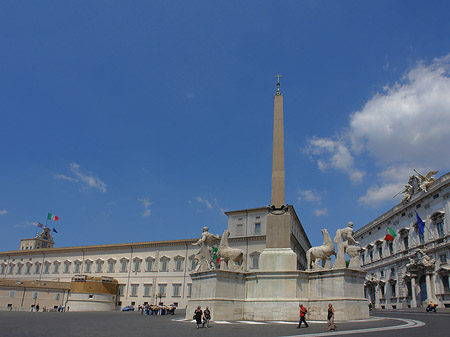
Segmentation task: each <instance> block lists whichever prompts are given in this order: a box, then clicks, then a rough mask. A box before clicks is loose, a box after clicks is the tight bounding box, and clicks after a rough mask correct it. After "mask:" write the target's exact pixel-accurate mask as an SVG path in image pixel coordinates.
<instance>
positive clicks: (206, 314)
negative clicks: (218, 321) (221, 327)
mask: <svg viewBox="0 0 450 337" xmlns="http://www.w3.org/2000/svg"><path fill="white" fill-rule="evenodd" d="M210 319H211V312H210V311H209V309H208V307H206V309H205V311H203V323H202V327H203V328H204V327H205V324H206V327H207V328H209V320H210Z"/></svg>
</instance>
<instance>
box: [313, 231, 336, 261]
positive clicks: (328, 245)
mask: <svg viewBox="0 0 450 337" xmlns="http://www.w3.org/2000/svg"><path fill="white" fill-rule="evenodd" d="M322 235H323V245H322V246H318V247H311V248H310V249H308V251H307V252H306V260H307V262H308V269H309V270H314V269H323V267H322V266H320V265H319V264H318V263H317V260H319V259H320V260H322V262H323V263H324V264H325V263H326V260H327V259H329V258H330V256H331V255H336V252H335V250H334V244H333V241H332V240H331V237H330V234H328V231H327V230H326V229H322Z"/></svg>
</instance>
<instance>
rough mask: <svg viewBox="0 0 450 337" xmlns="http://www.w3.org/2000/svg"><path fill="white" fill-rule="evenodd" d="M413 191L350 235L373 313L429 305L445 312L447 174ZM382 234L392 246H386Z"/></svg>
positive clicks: (448, 297)
mask: <svg viewBox="0 0 450 337" xmlns="http://www.w3.org/2000/svg"><path fill="white" fill-rule="evenodd" d="M411 177H412V178H414V176H411ZM412 185H414V184H411V185H410V186H412ZM418 187H419V186H417V185H416V186H415V187H414V186H413V187H412V188H413V189H414V191H413V192H412V193H409V194H407V195H405V197H404V198H403V202H401V203H400V204H398V205H396V206H394V207H393V208H392V209H391V210H389V211H387V212H386V213H384V214H382V215H381V216H379V217H378V218H377V219H375V220H373V221H372V222H370V223H368V224H367V225H365V226H364V227H362V228H360V229H358V230H357V231H356V232H355V233H354V238H355V239H356V240H357V241H359V242H360V245H361V247H362V250H361V251H360V262H361V267H362V268H363V269H364V270H365V271H366V272H367V275H366V281H365V296H366V297H367V298H368V299H369V301H370V302H371V303H373V305H374V306H375V308H380V309H400V308H415V307H423V306H425V305H426V304H428V303H429V302H430V301H434V302H435V303H437V304H438V305H439V306H440V307H446V308H447V307H450V287H449V273H450V264H449V260H450V251H449V249H450V222H449V219H450V199H449V196H450V173H446V174H444V175H443V176H441V177H440V178H439V179H437V180H434V181H433V182H431V183H430V184H429V185H428V186H427V187H426V189H425V191H424V190H421V189H420V188H418ZM416 212H417V214H418V216H419V217H420V220H422V221H423V223H424V225H425V226H424V230H423V233H422V231H421V230H420V220H419V218H418V217H417V215H416ZM418 222H419V223H418ZM386 234H391V235H392V236H393V240H392V241H391V240H385V237H386Z"/></svg>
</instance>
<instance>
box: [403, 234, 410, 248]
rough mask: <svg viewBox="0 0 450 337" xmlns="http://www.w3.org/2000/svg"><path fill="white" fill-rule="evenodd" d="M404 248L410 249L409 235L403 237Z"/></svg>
mask: <svg viewBox="0 0 450 337" xmlns="http://www.w3.org/2000/svg"><path fill="white" fill-rule="evenodd" d="M403 248H404V249H405V250H408V249H409V239H408V237H407V236H404V237H403Z"/></svg>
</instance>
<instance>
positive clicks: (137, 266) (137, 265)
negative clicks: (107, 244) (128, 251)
mask: <svg viewBox="0 0 450 337" xmlns="http://www.w3.org/2000/svg"><path fill="white" fill-rule="evenodd" d="M133 262H134V263H133V267H134V268H133V271H134V272H135V273H137V272H138V271H140V270H141V260H134V261H133Z"/></svg>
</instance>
